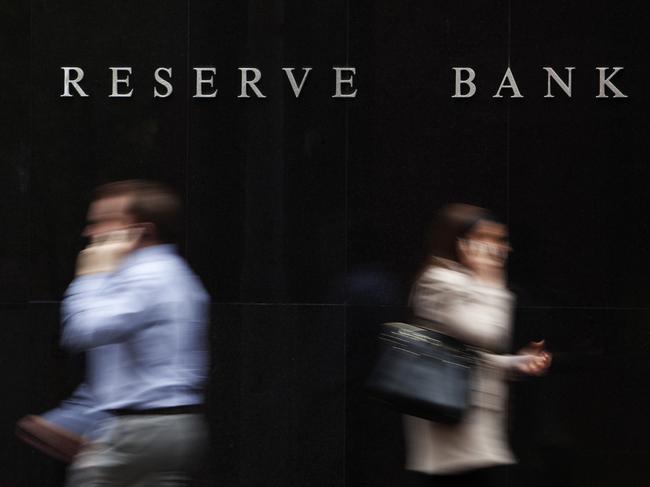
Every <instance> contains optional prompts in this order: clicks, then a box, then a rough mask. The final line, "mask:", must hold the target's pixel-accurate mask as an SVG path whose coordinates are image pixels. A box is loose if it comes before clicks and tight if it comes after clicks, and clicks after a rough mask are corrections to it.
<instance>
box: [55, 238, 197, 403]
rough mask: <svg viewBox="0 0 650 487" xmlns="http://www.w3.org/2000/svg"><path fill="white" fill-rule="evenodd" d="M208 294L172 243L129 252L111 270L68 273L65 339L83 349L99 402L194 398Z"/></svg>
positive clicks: (192, 400)
mask: <svg viewBox="0 0 650 487" xmlns="http://www.w3.org/2000/svg"><path fill="white" fill-rule="evenodd" d="M209 301H210V300H209V297H208V294H207V293H206V292H205V290H204V288H203V286H202V285H201V283H200V281H199V279H198V278H197V277H196V276H195V275H194V273H193V272H192V271H191V270H190V268H189V266H188V265H187V264H186V263H185V261H184V260H183V259H182V258H181V257H180V256H179V255H178V254H177V253H176V251H175V247H174V246H172V245H156V246H152V247H145V248H142V249H139V250H136V251H135V252H133V253H131V254H129V255H128V256H127V257H126V258H125V259H124V261H123V262H122V264H121V265H120V266H119V267H118V269H117V270H116V271H115V272H113V273H110V274H97V275H90V276H82V277H79V278H77V279H75V280H74V281H73V282H72V283H71V284H70V287H69V288H68V290H67V291H66V294H65V298H64V301H63V305H62V322H63V331H62V337H61V343H62V345H63V346H64V347H66V348H68V349H71V350H75V351H82V350H87V351H88V353H87V371H86V382H87V385H88V387H89V388H90V391H91V392H92V394H93V396H94V399H95V401H97V405H98V409H101V410H110V409H120V408H130V409H152V408H161V407H172V406H181V405H192V404H200V403H201V402H202V401H203V386H204V383H205V379H206V376H207V367H208V349H207V346H208V336H207V322H208V315H209Z"/></svg>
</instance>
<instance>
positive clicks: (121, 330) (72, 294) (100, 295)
mask: <svg viewBox="0 0 650 487" xmlns="http://www.w3.org/2000/svg"><path fill="white" fill-rule="evenodd" d="M154 282H155V279H154V278H153V276H148V275H146V274H145V273H141V272H140V273H134V272H131V273H125V274H124V275H119V276H118V275H111V276H110V277H109V275H106V274H98V275H89V276H82V277H78V278H76V279H75V280H74V281H72V283H71V284H70V286H69V287H68V290H67V291H66V293H65V296H64V299H63V303H62V308H61V321H62V325H63V330H62V333H61V345H62V346H63V347H64V348H67V349H69V350H73V351H83V350H88V349H91V348H95V347H100V346H102V345H107V344H110V343H117V342H121V341H123V340H125V339H126V338H127V337H128V336H130V335H131V334H133V333H135V332H137V331H139V330H141V329H143V328H144V327H146V326H148V325H149V324H150V323H151V321H152V318H153V317H152V316H150V315H149V313H148V311H150V310H151V302H152V299H153V297H154V286H153V284H154Z"/></svg>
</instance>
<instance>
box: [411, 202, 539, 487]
mask: <svg viewBox="0 0 650 487" xmlns="http://www.w3.org/2000/svg"><path fill="white" fill-rule="evenodd" d="M509 252H510V246H509V243H508V231H507V228H506V226H505V225H504V224H503V223H500V222H499V221H497V220H496V219H495V218H494V217H493V216H492V215H490V213H489V212H488V211H487V210H484V209H482V208H477V207H474V206H470V205H463V204H452V205H448V206H446V207H444V208H443V209H442V210H440V212H439V213H438V215H437V218H436V221H435V223H434V226H433V228H432V232H431V235H430V241H429V248H428V256H427V258H426V260H425V263H424V265H423V267H422V270H421V272H420V274H419V277H418V278H417V279H416V281H415V284H414V286H413V289H412V292H411V303H410V304H411V308H412V312H413V315H414V324H416V325H418V326H422V327H425V328H429V329H432V330H435V331H437V332H440V333H443V334H445V335H448V336H451V337H453V338H456V339H458V340H461V341H462V342H464V343H466V344H467V345H470V346H472V347H475V348H476V349H477V350H479V352H478V360H477V365H476V366H475V368H474V371H473V376H472V388H471V391H470V404H471V406H470V408H469V409H468V410H467V411H466V413H465V415H464V417H463V419H462V420H461V421H460V422H459V423H457V424H453V425H447V424H440V423H432V422H430V421H427V420H424V419H421V418H416V417H412V416H405V434H406V447H407V459H406V468H407V469H408V470H412V471H415V472H417V473H418V474H419V476H420V477H421V479H422V480H423V481H424V485H434V486H435V485H443V486H444V485H475V486H477V487H479V486H492V485H499V486H502V485H505V484H504V482H505V481H506V479H505V476H506V473H507V472H506V470H505V466H506V465H508V464H512V463H514V462H515V458H514V456H513V454H512V452H511V450H510V447H509V445H508V441H507V431H506V428H507V410H506V408H507V394H508V389H507V383H506V380H507V379H508V378H509V377H512V376H516V375H518V374H525V375H541V374H543V373H544V372H545V370H546V369H547V368H548V367H549V365H550V363H551V357H550V354H548V353H547V352H545V351H544V343H543V341H542V342H533V343H531V344H529V345H528V346H527V347H526V348H524V349H522V350H520V351H519V353H518V355H504V353H505V352H506V351H507V350H508V347H509V344H510V326H511V318H512V311H513V304H514V298H513V295H512V293H510V291H508V289H507V288H506V275H505V264H506V260H507V257H508V254H509Z"/></svg>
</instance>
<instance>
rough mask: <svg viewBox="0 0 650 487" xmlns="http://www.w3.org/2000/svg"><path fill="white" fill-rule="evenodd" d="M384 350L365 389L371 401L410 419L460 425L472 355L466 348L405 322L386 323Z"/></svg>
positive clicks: (453, 340) (383, 337) (472, 364)
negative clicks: (377, 401) (375, 401)
mask: <svg viewBox="0 0 650 487" xmlns="http://www.w3.org/2000/svg"><path fill="white" fill-rule="evenodd" d="M379 340H380V343H381V345H382V351H381V354H380V356H379V360H378V362H377V364H376V366H375V368H374V370H373V372H372V373H371V375H370V377H369V379H368V381H367V383H366V387H367V390H368V392H369V393H370V395H371V396H372V397H374V398H375V399H378V400H380V401H382V402H384V403H386V404H388V405H389V406H391V407H392V408H393V409H396V410H397V411H400V412H402V413H404V414H408V415H411V416H418V417H420V418H424V419H428V420H430V421H435V422H439V423H448V424H453V423H457V422H458V421H460V420H461V419H462V417H463V414H464V413H465V411H467V409H468V408H469V395H470V380H471V373H472V369H473V367H474V365H475V362H476V353H475V352H474V351H473V350H472V349H470V348H469V347H468V346H467V345H465V344H464V343H462V342H460V341H458V340H455V339H454V338H451V337H449V336H446V335H443V334H442V333H438V332H435V331H433V330H429V329H425V328H421V327H418V326H413V325H409V324H406V323H385V324H384V325H382V331H381V333H380V335H379Z"/></svg>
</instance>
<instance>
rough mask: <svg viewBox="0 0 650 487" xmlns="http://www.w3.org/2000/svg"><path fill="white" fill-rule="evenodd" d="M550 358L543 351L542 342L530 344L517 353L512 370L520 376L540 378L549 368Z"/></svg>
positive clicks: (548, 354) (549, 355)
mask: <svg viewBox="0 0 650 487" xmlns="http://www.w3.org/2000/svg"><path fill="white" fill-rule="evenodd" d="M551 361H552V356H551V354H550V353H548V352H547V351H545V350H544V340H540V341H539V342H530V343H529V344H528V345H526V346H525V347H524V348H522V349H521V350H519V352H517V358H516V359H515V364H514V369H515V370H516V371H517V372H519V373H520V374H524V375H532V376H540V375H543V374H544V373H545V372H546V371H547V370H548V368H549V367H550V366H551Z"/></svg>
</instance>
